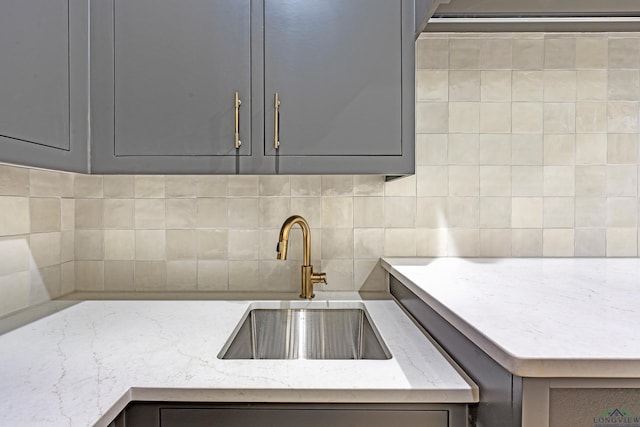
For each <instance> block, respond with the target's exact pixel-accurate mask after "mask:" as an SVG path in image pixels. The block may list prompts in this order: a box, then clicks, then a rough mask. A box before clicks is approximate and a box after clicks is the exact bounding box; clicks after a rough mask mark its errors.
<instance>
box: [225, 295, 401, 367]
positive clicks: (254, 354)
mask: <svg viewBox="0 0 640 427" xmlns="http://www.w3.org/2000/svg"><path fill="white" fill-rule="evenodd" d="M391 357H392V356H391V353H390V351H389V350H388V348H387V346H386V344H385V343H384V341H383V339H382V337H381V335H380V333H379V332H378V330H377V328H376V326H375V324H374V323H373V321H372V320H371V316H370V315H369V313H368V312H367V309H366V307H365V305H364V304H363V303H361V302H349V301H279V302H256V303H252V304H251V305H250V306H249V307H248V309H247V311H246V312H245V313H244V315H243V316H242V318H241V319H240V321H239V322H238V324H237V326H236V327H235V328H234V330H233V332H232V333H231V335H230V336H229V338H228V339H227V341H226V343H225V345H224V346H223V348H222V350H221V351H220V352H219V353H218V358H219V359H236V360H237V359H261V360H264V359H274V360H291V359H312V360H361V359H368V360H369V359H373V360H388V359H391Z"/></svg>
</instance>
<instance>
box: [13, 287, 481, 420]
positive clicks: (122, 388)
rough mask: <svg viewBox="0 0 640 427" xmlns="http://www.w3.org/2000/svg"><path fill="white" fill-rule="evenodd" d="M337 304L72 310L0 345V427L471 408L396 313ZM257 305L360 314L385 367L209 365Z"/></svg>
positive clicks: (470, 389) (118, 305)
mask: <svg viewBox="0 0 640 427" xmlns="http://www.w3.org/2000/svg"><path fill="white" fill-rule="evenodd" d="M343 295H345V294H343ZM346 295H347V297H346V299H345V300H343V301H334V300H331V301H329V300H324V298H326V297H323V296H322V294H321V293H318V297H317V299H316V300H314V301H313V302H306V301H264V302H253V303H252V302H250V301H173V300H172V301H145V300H139V301H131V300H129V301H84V302H79V303H77V304H75V305H72V306H70V307H67V308H64V309H62V310H61V311H58V312H55V313H53V314H50V315H48V316H47V317H44V318H42V319H40V320H36V321H33V322H31V323H29V324H27V325H25V326H22V327H19V328H17V329H14V330H12V331H9V332H6V333H4V334H3V335H0V366H1V368H0V390H1V396H2V399H0V425H2V426H18V425H29V426H48V427H51V426H74V427H75V426H90V425H97V426H106V425H107V424H108V423H109V422H110V421H111V420H112V419H113V418H115V416H116V415H117V414H118V413H119V412H120V411H121V410H122V409H123V408H124V407H125V406H126V405H127V403H128V402H130V401H132V400H151V401H191V402H193V401H203V402H205V401H210V402H215V401H226V402H251V401H261V402H351V403H353V402H362V403H365V402H388V403H394V402H395V403H405V402H406V403H415V402H422V403H469V402H477V400H478V389H477V386H476V385H475V384H473V382H471V381H470V380H469V379H468V378H467V377H466V375H464V373H462V372H459V371H458V370H457V368H454V367H453V366H452V365H450V364H449V362H448V360H447V358H446V357H445V356H443V355H442V354H441V353H440V352H439V351H438V350H437V349H436V347H435V346H434V345H433V344H432V343H431V342H430V341H429V340H428V339H427V338H426V337H425V336H424V335H423V334H422V332H421V331H420V330H419V329H418V328H417V327H416V326H415V324H414V323H413V322H412V321H411V320H410V319H409V318H408V317H407V316H406V315H405V314H404V312H403V311H402V310H401V309H400V308H399V307H398V306H397V305H396V303H395V302H393V301H391V300H364V301H363V300H360V299H359V297H358V296H357V294H353V293H347V294H346ZM343 298H344V297H343ZM256 306H260V307H283V308H284V307H289V306H295V307H308V306H313V307H318V308H322V307H329V308H330V307H344V306H350V307H351V306H352V307H360V306H364V307H366V310H367V311H368V313H369V315H370V317H371V320H372V321H373V323H374V324H375V326H376V327H377V329H378V331H379V333H380V335H381V336H382V338H383V340H384V341H385V343H386V345H387V347H388V349H389V350H390V352H391V354H392V358H391V359H390V360H358V361H353V360H221V359H218V358H217V355H218V353H219V352H220V350H221V349H222V348H223V346H224V344H225V343H226V341H227V339H228V337H229V336H230V335H231V334H232V332H233V331H234V329H235V327H236V325H237V324H238V322H239V321H240V320H241V319H242V318H243V316H244V314H245V313H246V312H247V310H248V309H250V308H252V307H256Z"/></svg>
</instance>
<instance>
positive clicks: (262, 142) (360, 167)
mask: <svg viewBox="0 0 640 427" xmlns="http://www.w3.org/2000/svg"><path fill="white" fill-rule="evenodd" d="M113 2H114V0H95V1H93V2H92V4H91V14H90V15H91V52H92V56H91V76H92V81H91V88H92V100H91V116H92V129H91V134H92V138H91V166H90V170H91V172H92V173H162V174H164V173H167V174H173V173H176V174H178V173H196V174H199V173H216V174H331V173H336V174H337V173H340V174H367V173H370V174H385V175H405V174H413V173H414V171H415V142H414V140H415V117H414V111H415V97H414V92H415V68H414V67H415V66H414V58H415V51H414V48H415V45H414V24H415V23H414V15H415V9H414V2H413V1H412V0H398V2H399V4H398V7H401V20H402V28H401V32H402V34H401V35H402V40H401V51H402V52H401V57H402V69H401V75H402V78H401V109H402V112H401V121H402V123H401V130H402V132H401V135H398V136H397V137H398V139H400V140H401V143H402V150H401V151H402V152H401V153H398V155H384V156H370V155H346V156H342V155H327V156H325V155H316V156H304V155H296V156H284V155H282V156H281V155H279V154H278V153H277V152H276V153H273V152H270V151H269V148H267V147H269V141H270V139H269V135H267V137H265V132H266V131H265V129H267V128H268V126H265V121H267V120H269V123H271V120H272V119H273V117H272V115H273V111H272V109H270V108H268V106H270V105H271V102H272V99H270V97H271V96H273V95H272V94H268V95H269V99H265V98H267V95H266V94H265V91H264V75H265V61H264V49H265V44H264V39H263V38H264V33H265V31H264V25H265V23H264V0H251V107H252V109H251V112H250V121H251V140H250V141H248V140H243V145H250V155H246V154H247V153H246V151H241V152H239V153H237V154H236V155H235V156H234V155H231V156H173V155H171V156H157V155H153V153H150V154H149V155H144V156H116V155H115V149H114V147H115V145H114V135H115V134H114V100H113V93H112V91H110V90H106V89H105V88H110V87H111V88H112V87H113V86H114V74H113V73H114V66H113V61H114V59H113V48H114V22H113V20H114V14H113ZM314 25H322V23H321V22H319V23H315V24H314ZM285 30H286V29H285ZM353 31H357V25H355V26H354V27H353ZM289 108H303V107H298V106H289ZM241 111H242V110H241ZM242 114H243V120H246V116H247V115H249V114H247V112H246V111H242ZM309 120H312V118H310V119H309Z"/></svg>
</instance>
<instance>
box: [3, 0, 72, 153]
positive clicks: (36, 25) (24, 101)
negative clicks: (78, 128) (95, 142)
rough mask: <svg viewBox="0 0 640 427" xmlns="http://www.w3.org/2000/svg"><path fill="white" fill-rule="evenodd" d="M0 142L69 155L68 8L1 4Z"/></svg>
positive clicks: (38, 1)
mask: <svg viewBox="0 0 640 427" xmlns="http://www.w3.org/2000/svg"><path fill="white" fill-rule="evenodd" d="M0 57H1V58H2V66H0V138H6V140H7V141H6V142H8V143H11V142H13V143H16V144H25V143H32V144H39V145H43V146H47V147H53V148H59V149H65V150H69V148H70V143H69V3H68V1H67V0H2V2H0Z"/></svg>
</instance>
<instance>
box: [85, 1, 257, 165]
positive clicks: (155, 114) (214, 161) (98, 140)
mask: <svg viewBox="0 0 640 427" xmlns="http://www.w3.org/2000/svg"><path fill="white" fill-rule="evenodd" d="M250 6H251V5H250V0H234V1H228V0H186V1H185V0H180V1H177V0H96V1H94V2H93V3H92V12H91V16H92V22H91V24H92V70H91V72H92V78H93V83H92V96H93V99H92V125H93V131H92V172H100V173H102V172H105V173H114V172H126V173H146V172H157V173H181V172H189V173H207V172H217V173H234V172H236V171H237V170H236V167H237V165H236V160H237V159H239V157H241V156H250V155H251V140H252V138H251V128H252V127H251V109H252V103H253V102H255V97H252V96H251V45H250V43H251V8H250ZM236 93H237V94H238V99H239V101H240V103H239V105H238V108H237V114H236ZM236 122H237V130H238V138H237V139H238V141H239V142H238V144H236ZM236 145H238V148H236Z"/></svg>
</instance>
